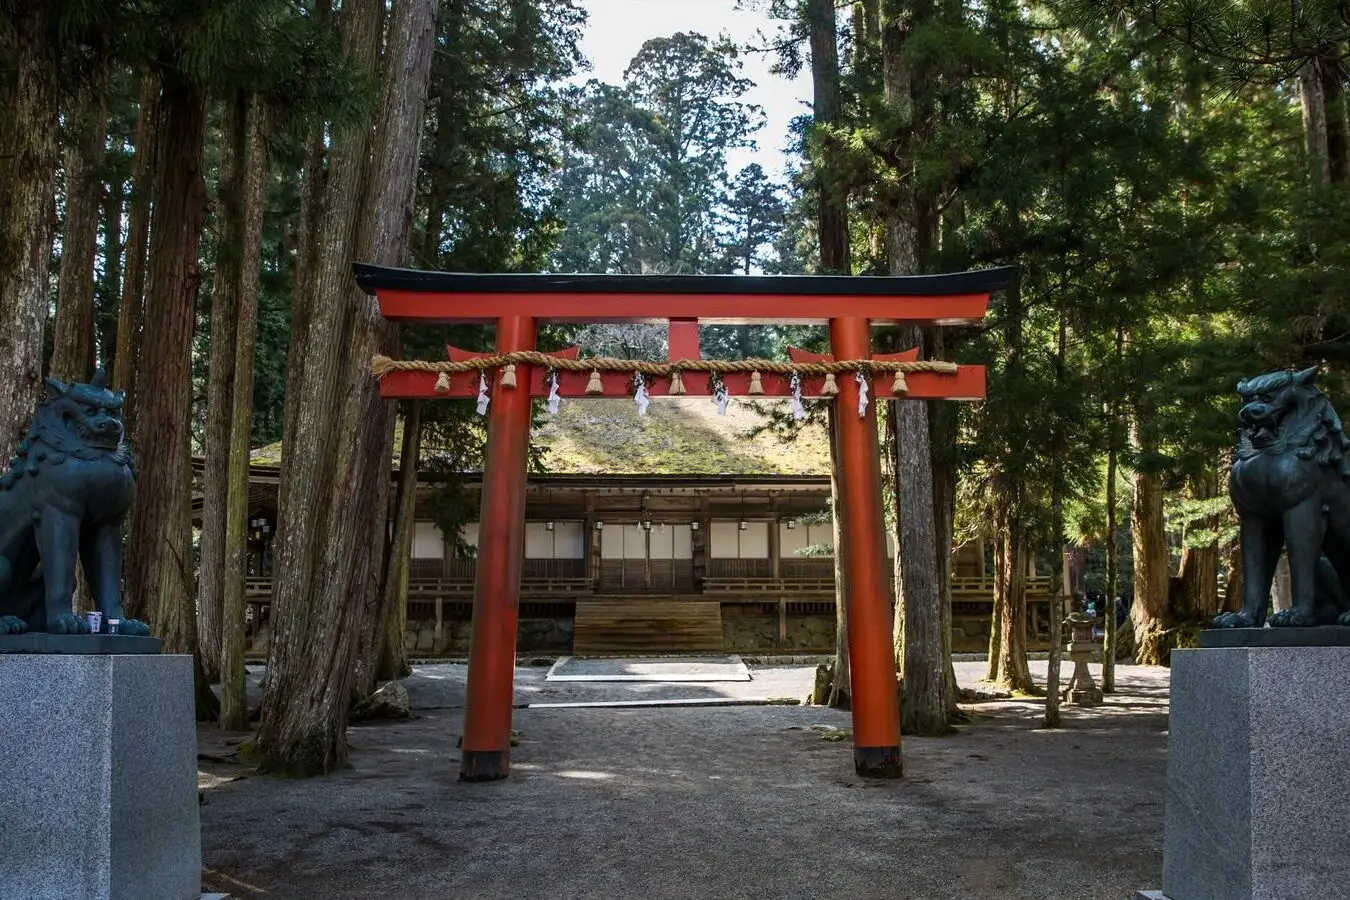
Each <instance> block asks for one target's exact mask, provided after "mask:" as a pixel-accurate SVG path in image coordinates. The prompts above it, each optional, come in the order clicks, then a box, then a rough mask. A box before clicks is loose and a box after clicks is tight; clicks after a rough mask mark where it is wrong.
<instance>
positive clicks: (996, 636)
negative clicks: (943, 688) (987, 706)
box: [980, 525, 1008, 682]
mask: <svg viewBox="0 0 1350 900" xmlns="http://www.w3.org/2000/svg"><path fill="white" fill-rule="evenodd" d="M995 529H996V530H995V531H994V595H993V602H992V604H991V606H990V611H989V657H988V660H987V662H986V663H985V667H984V680H985V681H993V682H997V681H998V661H999V657H1000V655H1001V653H1002V650H1003V620H1004V619H1005V618H1007V612H1008V610H1007V606H1006V605H1005V604H1004V599H1005V598H1004V597H1003V595H1002V594H1001V593H1000V592H999V572H1000V571H1001V570H1000V568H999V566H1001V565H1002V563H1001V562H1000V560H1001V559H1002V557H1001V556H1000V554H1001V553H1002V552H1003V540H1002V538H1001V537H1000V535H999V533H998V531H997V525H995ZM980 552H981V553H983V552H984V546H983V541H981V546H980Z"/></svg>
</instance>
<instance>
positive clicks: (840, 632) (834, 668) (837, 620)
mask: <svg viewBox="0 0 1350 900" xmlns="http://www.w3.org/2000/svg"><path fill="white" fill-rule="evenodd" d="M835 412H836V411H835V406H834V404H833V403H831V404H827V405H826V407H825V427H826V432H827V437H828V439H829V444H830V509H831V511H832V513H833V519H832V520H831V526H832V532H831V534H832V540H833V541H834V557H833V558H832V559H831V562H832V563H834V661H833V662H832V663H830V664H829V668H828V671H827V673H826V674H828V676H829V677H828V679H827V680H822V678H821V674H820V673H819V672H818V673H817V677H816V691H815V696H814V697H813V698H812V702H814V703H816V704H818V705H822V706H829V707H832V708H834V709H851V708H852V706H853V682H852V681H851V680H850V673H849V663H848V580H847V578H846V570H845V568H844V555H843V552H842V548H843V546H844V543H843V541H844V495H843V492H842V491H841V490H840V484H839V428H838V426H837V425H836V422H835Z"/></svg>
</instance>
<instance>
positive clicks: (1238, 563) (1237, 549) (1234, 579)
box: [1220, 541, 1242, 612]
mask: <svg viewBox="0 0 1350 900" xmlns="http://www.w3.org/2000/svg"><path fill="white" fill-rule="evenodd" d="M1226 563H1227V575H1226V576H1225V577H1224V580H1223V592H1224V597H1223V609H1222V610H1220V611H1221V612H1237V611H1238V610H1239V609H1241V608H1242V544H1240V543H1239V542H1237V541H1233V544H1232V546H1231V547H1230V548H1229V549H1228V558H1227V560H1226Z"/></svg>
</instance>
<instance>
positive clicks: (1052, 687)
mask: <svg viewBox="0 0 1350 900" xmlns="http://www.w3.org/2000/svg"><path fill="white" fill-rule="evenodd" d="M1068 335H1069V323H1068V319H1067V318H1066V316H1065V313H1064V311H1063V310H1062V309H1061V310H1060V314H1059V336H1058V340H1057V341H1056V346H1055V394H1056V396H1057V397H1063V395H1064V382H1065V377H1066V376H1065V359H1064V354H1065V350H1066V347H1067V344H1068ZM1051 423H1052V424H1051V433H1050V449H1051V456H1052V462H1051V465H1052V466H1053V467H1054V468H1053V471H1052V472H1051V475H1050V539H1051V542H1052V545H1053V546H1054V548H1055V561H1054V567H1053V569H1052V570H1051V583H1052V587H1051V590H1052V591H1053V593H1052V594H1051V595H1050V658H1049V660H1048V662H1047V664H1046V670H1045V716H1044V718H1043V719H1042V720H1041V725H1042V727H1044V728H1058V727H1059V724H1060V722H1059V669H1060V663H1061V661H1062V657H1063V652H1064V625H1063V622H1064V556H1065V554H1064V464H1063V459H1064V420H1063V418H1062V417H1061V416H1058V415H1056V416H1054V417H1053V418H1052V419H1051ZM1110 605H1111V601H1110V600H1109V599H1108V600H1107V606H1110ZM1107 615H1108V618H1110V613H1108V614H1107Z"/></svg>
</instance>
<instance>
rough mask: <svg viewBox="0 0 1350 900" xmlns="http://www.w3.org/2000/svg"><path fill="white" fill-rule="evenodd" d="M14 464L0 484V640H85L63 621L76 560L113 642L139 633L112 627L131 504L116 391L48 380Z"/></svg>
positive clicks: (76, 621) (100, 378)
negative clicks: (46, 636)
mask: <svg viewBox="0 0 1350 900" xmlns="http://www.w3.org/2000/svg"><path fill="white" fill-rule="evenodd" d="M46 384H47V395H46V397H45V399H44V400H43V401H42V402H41V403H39V404H38V407H37V412H36V414H35V415H34V416H33V424H32V426H31V427H30V428H29V429H28V435H27V437H25V438H24V439H23V441H22V443H20V444H19V449H18V455H17V456H15V457H14V459H13V460H12V461H11V462H10V467H9V470H8V471H7V472H5V474H4V475H3V476H0V634H17V633H21V632H24V631H44V632H51V633H55V634H86V633H88V631H89V625H88V623H87V622H86V621H85V620H84V619H82V618H79V617H77V616H75V615H73V614H72V613H71V596H72V594H74V592H75V565H76V561H77V560H78V561H79V562H82V563H83V564H84V574H85V578H86V580H87V581H88V582H89V587H90V591H91V592H92V594H93V601H94V608H95V609H97V610H99V611H100V612H102V613H103V619H104V622H106V621H107V620H108V619H121V625H120V627H119V632H120V633H122V634H133V635H136V634H149V629H148V628H147V627H146V626H145V624H144V623H142V622H138V621H136V620H134V619H123V618H122V519H123V517H124V516H125V515H126V512H127V510H128V509H130V507H131V501H132V500H133V499H134V498H135V496H136V473H135V471H134V469H133V466H132V460H131V452H130V450H129V448H128V447H127V445H126V442H125V440H124V439H123V433H122V399H123V396H122V394H121V392H118V391H110V390H108V378H107V374H106V373H104V372H103V371H99V372H98V373H96V374H95V375H94V378H93V379H92V382H91V383H90V384H64V383H62V382H60V381H57V380H55V379H52V378H48V379H47V381H46Z"/></svg>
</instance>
